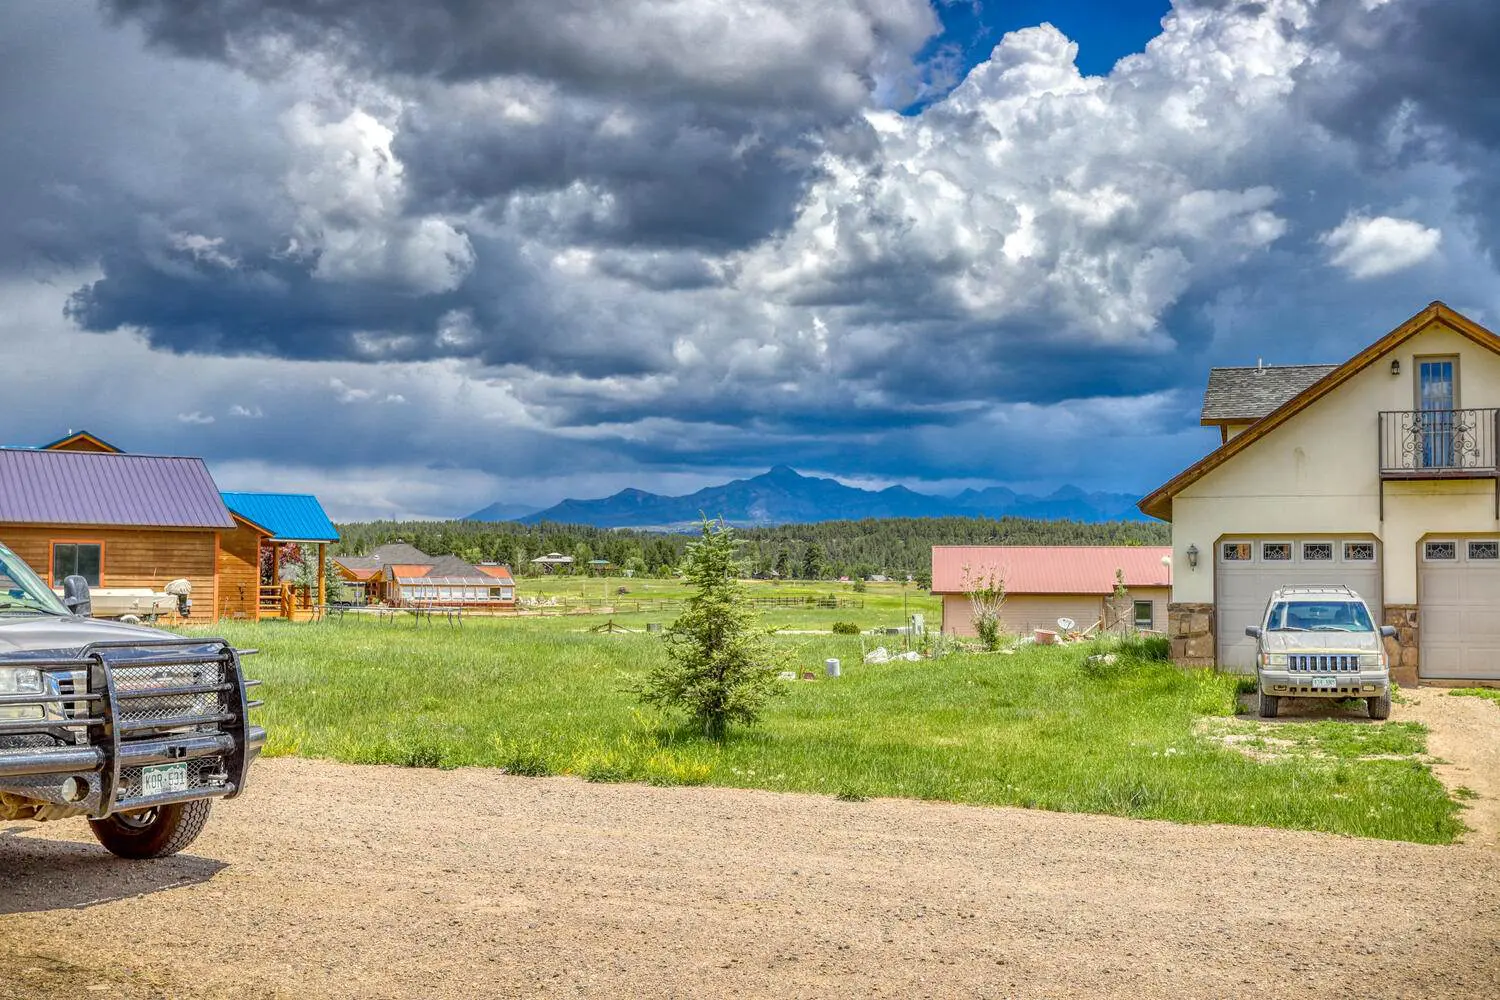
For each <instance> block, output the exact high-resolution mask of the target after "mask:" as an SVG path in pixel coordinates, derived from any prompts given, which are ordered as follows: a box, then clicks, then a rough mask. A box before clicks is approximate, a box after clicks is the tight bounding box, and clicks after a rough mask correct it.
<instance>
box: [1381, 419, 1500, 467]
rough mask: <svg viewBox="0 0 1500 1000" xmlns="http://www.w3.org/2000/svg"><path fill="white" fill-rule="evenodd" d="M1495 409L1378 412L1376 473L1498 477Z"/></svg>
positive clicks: (1499, 431) (1499, 429)
mask: <svg viewBox="0 0 1500 1000" xmlns="http://www.w3.org/2000/svg"><path fill="white" fill-rule="evenodd" d="M1497 442H1500V409H1482V410H1388V411H1385V412H1383V413H1381V414H1380V477H1381V479H1500V456H1497V453H1496V444H1497Z"/></svg>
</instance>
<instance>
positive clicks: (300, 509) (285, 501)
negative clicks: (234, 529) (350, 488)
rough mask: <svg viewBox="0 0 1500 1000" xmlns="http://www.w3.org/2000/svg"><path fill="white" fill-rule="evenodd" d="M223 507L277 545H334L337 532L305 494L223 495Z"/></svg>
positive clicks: (320, 506)
mask: <svg viewBox="0 0 1500 1000" xmlns="http://www.w3.org/2000/svg"><path fill="white" fill-rule="evenodd" d="M223 496H224V505H225V506H226V507H228V508H229V509H230V510H232V511H234V512H235V513H236V514H238V515H240V516H241V517H243V518H244V519H245V520H247V521H253V522H255V523H256V524H258V525H260V526H261V527H262V528H265V529H266V530H267V531H268V532H270V533H271V537H272V538H273V539H275V540H276V541H278V542H336V541H338V540H339V533H338V529H336V528H335V527H334V526H333V522H332V521H330V520H329V519H328V515H327V514H325V513H324V512H323V505H322V504H320V503H318V498H317V497H315V496H311V495H310V494H306V493H225V494H224V495H223Z"/></svg>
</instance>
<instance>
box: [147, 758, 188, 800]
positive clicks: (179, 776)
mask: <svg viewBox="0 0 1500 1000" xmlns="http://www.w3.org/2000/svg"><path fill="white" fill-rule="evenodd" d="M187 790H188V769H187V765H186V764H157V765H156V766H155V767H143V768H141V794H142V795H162V794H164V793H166V792H185V791H187Z"/></svg>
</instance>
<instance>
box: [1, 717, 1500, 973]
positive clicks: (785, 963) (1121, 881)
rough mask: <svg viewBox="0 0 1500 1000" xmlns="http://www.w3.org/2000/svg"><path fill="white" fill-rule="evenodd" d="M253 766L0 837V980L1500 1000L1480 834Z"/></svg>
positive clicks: (1497, 927) (1493, 904)
mask: <svg viewBox="0 0 1500 1000" xmlns="http://www.w3.org/2000/svg"><path fill="white" fill-rule="evenodd" d="M1452 700H1454V701H1457V700H1459V699H1452ZM1484 707H1485V708H1488V709H1490V710H1491V711H1493V706H1489V705H1486V706H1484ZM258 778H259V780H258V782H257V784H256V785H255V786H254V787H253V788H252V790H251V791H250V792H249V793H247V795H246V796H245V797H244V798H243V799H240V800H238V801H235V802H231V803H224V804H223V805H221V806H220V807H219V808H218V809H216V815H215V819H214V821H213V822H212V823H211V824H210V825H209V829H208V831H207V833H206V834H205V835H204V837H203V838H202V839H201V840H200V841H199V842H198V843H197V844H195V845H194V847H193V849H192V852H191V853H192V857H190V858H182V859H178V860H177V861H176V862H173V863H172V865H174V866H175V867H173V866H167V867H163V865H162V863H150V862H147V863H138V864H129V863H123V862H121V863H117V862H113V861H108V860H107V859H104V858H103V857H102V855H100V853H99V852H98V849H97V848H95V847H92V846H89V845H88V843H87V832H86V830H85V829H84V827H83V826H82V824H80V823H64V824H57V825H55V826H52V827H45V826H42V827H29V828H27V832H25V833H21V834H18V835H14V836H9V837H0V872H3V873H4V874H3V882H0V887H3V888H0V891H3V892H4V893H5V898H6V902H7V910H8V911H9V914H8V915H6V916H0V961H3V962H4V968H5V970H6V975H5V976H4V977H0V997H6V998H9V997H17V998H19V997H25V998H28V1000H30V998H45V997H69V998H72V997H79V996H92V995H96V994H97V995H103V996H112V997H126V998H132V1000H134V998H147V997H152V998H155V997H171V998H174V1000H175V998H189V997H191V998H198V997H203V998H220V997H223V998H230V997H234V998H238V997H243V996H261V997H269V998H292V997H297V998H325V997H326V998H333V997H338V998H345V997H351V996H357V997H362V998H363V997H369V998H406V997H415V996H421V997H424V998H426V997H431V998H440V1000H441V998H459V997H463V998H469V997H481V998H488V997H522V996H524V997H618V996H659V997H729V996H738V997H827V996H860V997H889V998H897V997H899V998H903V1000H904V998H914V997H944V998H945V997H965V998H968V997H1042V996H1045V997H1097V996H1120V995H1131V996H1139V997H1142V998H1145V997H1150V998H1162V997H1194V998H1196V997H1207V996H1212V997H1226V998H1228V997H1247V998H1250V997H1253V998H1255V1000H1266V998H1268V997H1350V996H1358V997H1404V996H1444V997H1485V998H1493V997H1494V996H1496V995H1500V872H1497V866H1496V865H1495V864H1494V856H1493V855H1492V854H1490V853H1488V852H1483V851H1478V850H1474V849H1471V848H1464V847H1446V848H1440V847H1427V846H1422V845H1413V844H1398V843H1386V842H1375V841H1359V840H1352V839H1349V838H1343V837H1330V836H1322V835H1317V834H1305V833H1294V832H1289V831H1276V830H1256V829H1246V828H1237V827H1209V826H1202V827H1191V826H1177V825H1173V824H1169V823H1154V822H1144V821H1136V820H1126V819H1117V818H1112V817H1097V816H1078V815H1063V814H1057V813H1048V812H1039V811H1036V812H1033V811H1026V810H1018V809H983V808H974V807H965V806H954V805H945V804H933V803H920V802H909V801H895V800H872V801H868V802H839V801H836V800H834V799H832V798H827V797H816V796H806V795H780V794H774V793H768V792H747V791H738V790H733V789H714V788H651V787H646V786H639V785H590V784H586V783H584V782H582V781H578V780H576V779H566V778H547V779H527V778H518V777H508V776H504V775H500V774H497V773H495V772H493V771H481V770H460V771H452V772H437V771H420V770H402V769H396V768H373V767H371V768H360V767H351V766H346V765H337V764H328V763H320V762H311V761H299V760H274V761H267V762H264V764H263V766H261V767H260V768H259V774H258ZM91 859H92V860H91ZM1258 859H1288V860H1290V861H1291V862H1293V863H1289V864H1262V863H1258ZM67 866H72V868H73V870H74V875H73V878H72V880H71V881H72V883H73V884H72V885H71V886H70V887H69V891H68V892H67V893H66V894H65V895H64V896H63V897H61V898H60V897H59V896H58V886H59V884H60V875H59V873H60V870H61V869H62V868H64V867H67ZM1330 956H1337V957H1336V959H1331V957H1330Z"/></svg>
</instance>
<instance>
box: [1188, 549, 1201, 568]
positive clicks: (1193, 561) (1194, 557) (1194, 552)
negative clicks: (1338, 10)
mask: <svg viewBox="0 0 1500 1000" xmlns="http://www.w3.org/2000/svg"><path fill="white" fill-rule="evenodd" d="M1187 557H1188V568H1189V569H1197V568H1198V546H1196V545H1189V546H1188V547H1187Z"/></svg>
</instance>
